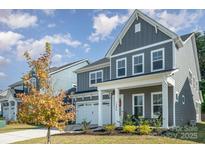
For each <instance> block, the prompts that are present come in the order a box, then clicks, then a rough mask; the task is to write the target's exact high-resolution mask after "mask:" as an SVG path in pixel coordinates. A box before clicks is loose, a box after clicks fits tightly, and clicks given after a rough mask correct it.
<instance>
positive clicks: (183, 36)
mask: <svg viewBox="0 0 205 154" xmlns="http://www.w3.org/2000/svg"><path fill="white" fill-rule="evenodd" d="M192 34H193V33H188V34H184V35H181V36H180V37H181V39H182V41H184V42H185V41H186V40H187V39H188V38H189V37H190V36H191V35H192Z"/></svg>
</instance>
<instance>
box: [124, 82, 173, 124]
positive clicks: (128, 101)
mask: <svg viewBox="0 0 205 154" xmlns="http://www.w3.org/2000/svg"><path fill="white" fill-rule="evenodd" d="M159 91H162V86H161V85H160V86H152V87H143V88H133V89H126V90H121V91H120V94H123V95H124V115H125V116H126V115H127V114H131V115H132V94H138V93H144V95H145V96H144V97H145V118H151V93H152V92H159ZM168 93H169V96H168V103H169V110H168V112H169V125H170V126H172V123H173V95H172V94H173V89H172V87H169V91H168Z"/></svg>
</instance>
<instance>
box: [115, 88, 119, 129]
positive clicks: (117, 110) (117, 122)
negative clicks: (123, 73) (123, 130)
mask: <svg viewBox="0 0 205 154" xmlns="http://www.w3.org/2000/svg"><path fill="white" fill-rule="evenodd" d="M119 96H120V92H119V89H118V88H115V125H116V126H117V127H119V126H120V115H119V111H120V110H119V100H120V97H119Z"/></svg>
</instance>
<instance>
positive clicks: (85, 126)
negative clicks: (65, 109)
mask: <svg viewBox="0 0 205 154" xmlns="http://www.w3.org/2000/svg"><path fill="white" fill-rule="evenodd" d="M81 124H82V129H83V131H85V132H87V131H89V130H90V124H91V122H87V121H86V120H83V122H82V123H81Z"/></svg>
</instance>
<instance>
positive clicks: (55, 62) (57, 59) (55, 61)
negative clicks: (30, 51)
mask: <svg viewBox="0 0 205 154" xmlns="http://www.w3.org/2000/svg"><path fill="white" fill-rule="evenodd" d="M62 58H63V56H62V55H61V54H55V55H53V57H52V59H51V61H52V66H60V65H62V63H63V62H62Z"/></svg>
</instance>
